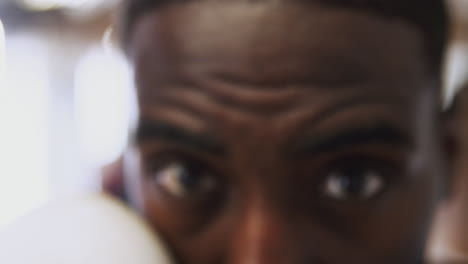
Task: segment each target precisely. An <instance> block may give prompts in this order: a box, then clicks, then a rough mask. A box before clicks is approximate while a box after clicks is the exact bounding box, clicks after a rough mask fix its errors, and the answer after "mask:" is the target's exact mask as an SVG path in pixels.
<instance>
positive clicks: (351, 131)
mask: <svg viewBox="0 0 468 264" xmlns="http://www.w3.org/2000/svg"><path fill="white" fill-rule="evenodd" d="M373 143H383V144H388V145H391V146H396V147H402V148H411V147H413V146H414V142H413V140H412V139H411V138H410V137H409V135H408V134H407V133H404V132H403V131H401V130H400V129H398V128H396V127H395V126H394V125H391V124H388V123H385V122H379V123H375V124H372V125H367V126H366V125H363V126H358V127H351V128H348V129H347V130H345V131H339V132H337V133H332V134H327V135H318V136H310V137H308V138H307V139H306V140H304V141H302V142H300V144H297V145H296V146H294V147H293V148H292V152H289V153H290V154H292V155H293V156H295V157H298V156H310V155H316V154H320V153H323V152H331V151H336V150H343V149H346V148H349V147H352V146H356V145H364V144H373Z"/></svg>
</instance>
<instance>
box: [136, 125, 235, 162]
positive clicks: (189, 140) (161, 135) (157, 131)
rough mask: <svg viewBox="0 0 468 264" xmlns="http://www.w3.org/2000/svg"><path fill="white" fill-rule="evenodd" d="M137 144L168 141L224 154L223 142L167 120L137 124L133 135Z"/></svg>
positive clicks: (210, 152)
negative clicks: (191, 131)
mask: <svg viewBox="0 0 468 264" xmlns="http://www.w3.org/2000/svg"><path fill="white" fill-rule="evenodd" d="M134 139H135V142H136V143H137V144H143V143H145V142H147V141H169V142H174V143H176V144H180V145H184V146H187V147H189V148H192V149H196V150H198V151H203V152H207V153H209V154H211V155H225V154H226V148H225V146H224V144H222V143H221V142H220V141H218V140H217V139H215V137H214V136H211V135H207V134H194V133H190V132H188V131H187V130H186V129H183V128H180V127H178V126H176V125H173V124H170V123H168V122H161V121H143V122H141V123H140V124H139V125H138V128H137V130H136V133H135V136H134Z"/></svg>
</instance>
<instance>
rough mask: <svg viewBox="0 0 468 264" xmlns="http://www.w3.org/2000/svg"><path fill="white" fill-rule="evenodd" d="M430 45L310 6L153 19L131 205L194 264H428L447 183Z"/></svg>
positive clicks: (206, 5) (176, 10)
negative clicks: (428, 238)
mask: <svg viewBox="0 0 468 264" xmlns="http://www.w3.org/2000/svg"><path fill="white" fill-rule="evenodd" d="M423 44H424V43H423V38H422V35H421V34H420V32H419V31H418V29H417V28H415V27H413V26H411V25H409V24H406V23H405V22H403V21H400V20H397V19H391V18H383V17H379V16H378V15H372V14H369V13H364V12H361V11H357V10H343V9H331V8H324V7H319V6H313V5H310V4H300V3H295V4H292V3H289V4H279V3H277V2H276V1H271V3H268V2H257V3H253V2H250V3H247V2H244V3H241V2H237V3H232V2H223V3H214V2H194V3H184V4H173V5H170V6H169V7H167V8H164V9H161V10H155V11H152V12H150V13H147V14H145V15H144V17H142V18H141V19H140V20H139V23H137V25H136V26H135V28H134V31H133V36H132V42H131V44H130V48H129V50H128V52H129V55H130V57H131V59H132V61H133V64H134V69H135V77H136V84H137V92H138V102H139V110H140V117H139V125H138V129H137V131H136V133H135V138H134V144H133V147H132V151H129V153H128V154H127V160H128V162H127V165H128V166H127V173H126V182H127V188H128V192H129V195H130V199H131V201H132V202H133V203H134V204H135V206H136V207H138V208H139V209H140V210H141V211H142V213H143V214H144V215H145V217H146V218H147V219H148V221H149V222H150V223H151V224H152V225H153V227H154V229H155V230H157V231H158V232H159V233H160V234H161V235H162V236H163V237H164V238H165V239H166V241H167V242H168V245H169V246H170V248H171V250H172V252H173V254H174V256H175V257H176V259H177V260H178V262H180V263H201V264H216V263H252V264H253V263H255V264H260V263H268V264H275V263H298V264H299V263H392V264H394V263H417V262H418V261H419V260H420V258H421V255H422V253H421V252H422V250H423V247H424V240H425V235H426V229H427V226H428V224H429V221H430V219H431V215H432V211H433V208H434V206H435V204H436V202H437V199H438V196H439V191H440V190H439V189H440V188H441V187H440V186H441V185H442V184H441V183H442V180H443V170H442V167H443V166H442V165H443V164H442V158H441V157H440V156H441V155H440V154H441V150H440V139H439V134H438V129H437V125H438V123H437V118H436V112H437V105H438V104H437V102H438V97H437V96H438V92H437V87H436V86H437V83H436V81H434V80H431V79H430V78H428V75H427V71H426V67H425V60H424V46H423Z"/></svg>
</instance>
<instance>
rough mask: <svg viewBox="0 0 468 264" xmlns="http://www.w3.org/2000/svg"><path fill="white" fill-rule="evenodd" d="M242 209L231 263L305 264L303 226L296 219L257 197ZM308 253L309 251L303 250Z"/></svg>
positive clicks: (234, 233)
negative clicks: (301, 239) (301, 236)
mask: <svg viewBox="0 0 468 264" xmlns="http://www.w3.org/2000/svg"><path fill="white" fill-rule="evenodd" d="M251 201H252V202H250V203H249V204H248V205H246V206H244V208H242V213H241V214H240V215H241V217H240V219H238V221H237V222H236V224H235V226H234V228H233V230H232V235H233V239H232V241H233V243H232V245H231V248H230V252H229V258H230V261H228V262H229V263H232V264H234V263H236V264H238V263H244V264H266V263H268V264H275V263H278V264H279V263H289V264H293V263H303V261H301V259H304V258H305V256H303V255H302V254H301V251H302V249H301V248H303V245H302V246H301V244H302V243H301V241H300V237H298V234H300V232H298V231H299V229H298V227H297V226H295V225H294V221H293V219H290V217H289V216H288V215H287V214H286V212H282V211H281V209H279V208H276V207H275V206H272V205H271V204H270V203H268V202H266V201H264V200H263V199H262V198H259V197H258V196H257V198H256V199H251ZM302 253H305V252H302Z"/></svg>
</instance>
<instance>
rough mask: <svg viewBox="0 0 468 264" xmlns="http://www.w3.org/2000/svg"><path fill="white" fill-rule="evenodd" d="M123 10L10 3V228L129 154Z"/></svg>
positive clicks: (1, 124)
mask: <svg viewBox="0 0 468 264" xmlns="http://www.w3.org/2000/svg"><path fill="white" fill-rule="evenodd" d="M449 4H450V5H451V7H452V13H453V17H454V18H455V24H454V29H453V40H452V45H451V48H450V51H449V53H448V60H447V72H446V86H447V88H448V89H447V94H446V100H447V101H448V102H449V101H450V98H451V97H452V96H453V94H454V91H455V90H456V89H457V87H459V86H460V84H461V83H463V82H464V81H465V79H466V76H465V75H466V73H468V0H450V2H449ZM118 6H119V0H0V208H1V210H0V229H1V228H3V227H4V226H6V225H7V224H8V223H11V222H12V221H13V220H15V219H16V218H18V217H20V216H22V215H24V214H25V213H27V212H29V211H30V210H32V209H34V208H36V207H38V206H40V205H41V204H43V203H44V202H46V201H47V200H49V199H51V198H57V197H61V196H68V195H72V194H75V193H78V192H82V191H84V190H89V189H98V188H99V186H100V177H99V174H100V168H101V167H102V166H104V165H106V164H109V163H111V162H112V161H114V160H116V159H117V158H118V157H119V155H120V153H121V152H122V150H123V148H124V147H125V145H126V142H127V138H126V132H127V125H128V122H129V117H130V113H131V110H132V107H131V106H132V104H131V101H130V100H129V98H131V89H130V87H131V81H130V79H131V78H130V74H129V70H128V67H127V65H126V62H125V58H124V56H123V54H122V53H121V52H120V51H119V48H118V44H117V41H116V39H117V37H116V29H115V28H114V27H112V25H113V24H115V22H116V19H115V15H116V10H117V8H118ZM421 8H423V7H421ZM422 12H423V11H422Z"/></svg>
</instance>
